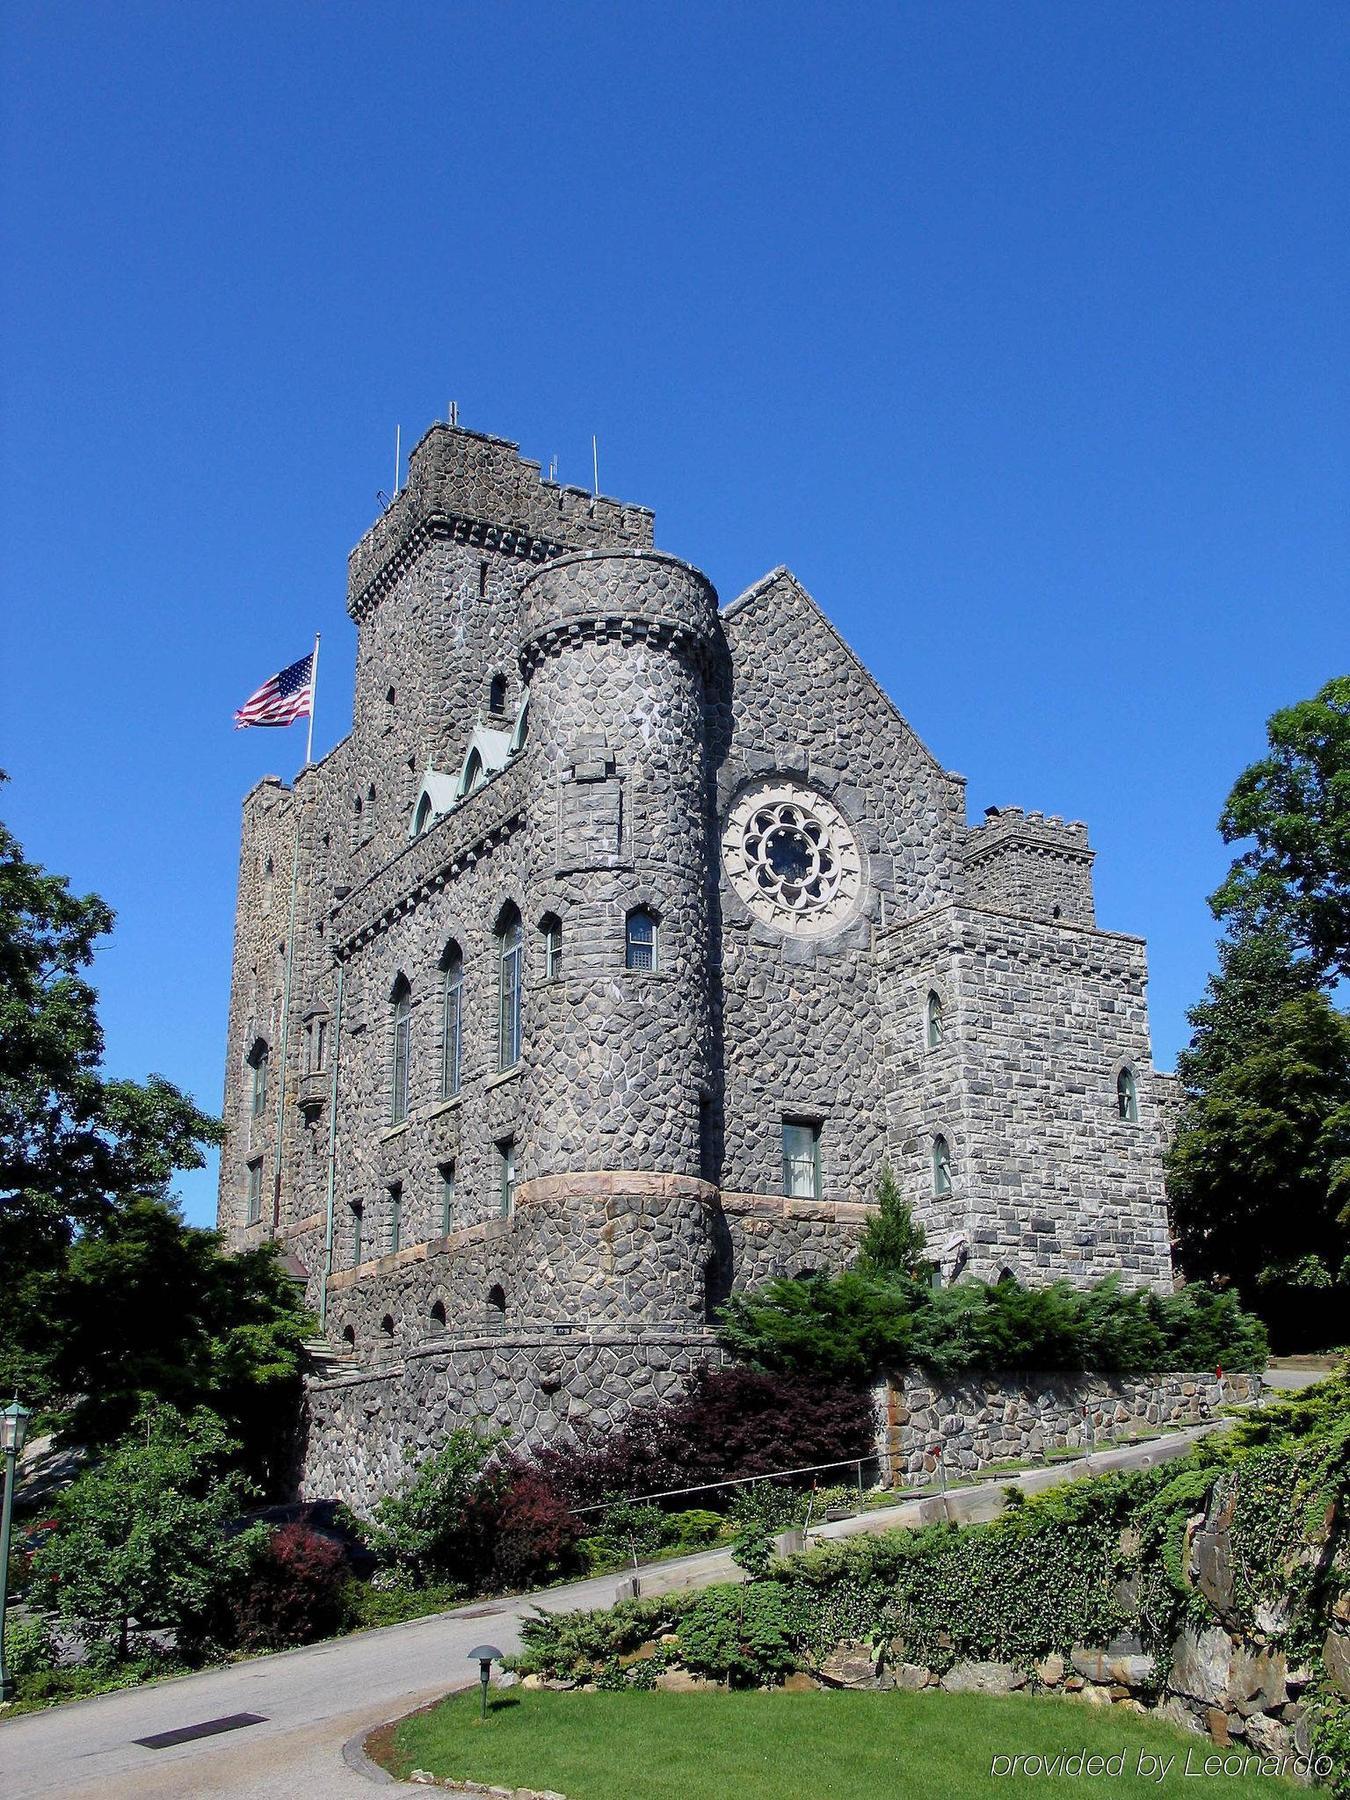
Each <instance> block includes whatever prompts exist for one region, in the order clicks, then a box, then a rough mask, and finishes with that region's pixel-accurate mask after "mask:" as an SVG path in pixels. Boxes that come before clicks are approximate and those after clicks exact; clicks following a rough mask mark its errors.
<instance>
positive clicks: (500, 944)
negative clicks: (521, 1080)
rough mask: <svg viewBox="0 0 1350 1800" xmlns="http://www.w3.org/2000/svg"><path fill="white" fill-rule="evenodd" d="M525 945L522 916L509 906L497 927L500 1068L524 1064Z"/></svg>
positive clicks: (511, 1067) (498, 1055) (498, 1053)
mask: <svg viewBox="0 0 1350 1800" xmlns="http://www.w3.org/2000/svg"><path fill="white" fill-rule="evenodd" d="M522 946H523V936H522V932H521V924H520V914H519V913H518V912H517V911H516V909H515V907H514V906H509V907H507V909H506V911H505V912H504V913H503V914H502V916H501V919H500V920H499V922H498V925H497V1068H498V1070H499V1071H505V1070H506V1069H514V1068H515V1066H516V1064H517V1063H518V1062H519V1061H520V998H521V993H520V989H521V984H520V963H521V954H522Z"/></svg>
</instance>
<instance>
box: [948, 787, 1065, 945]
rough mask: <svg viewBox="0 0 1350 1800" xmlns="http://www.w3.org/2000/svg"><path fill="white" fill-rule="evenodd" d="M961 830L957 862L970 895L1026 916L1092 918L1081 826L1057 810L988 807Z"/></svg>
mask: <svg viewBox="0 0 1350 1800" xmlns="http://www.w3.org/2000/svg"><path fill="white" fill-rule="evenodd" d="M984 820H985V822H984V824H983V825H976V826H974V827H972V828H971V830H969V831H968V832H967V833H966V841H965V847H964V849H963V851H962V860H963V862H964V863H965V867H966V875H967V880H968V884H969V889H970V894H971V898H972V899H974V900H975V901H976V902H982V903H984V904H987V905H990V906H995V907H998V908H1000V909H1006V910H1007V911H1009V912H1015V913H1022V914H1024V915H1027V916H1030V917H1032V918H1048V919H1065V920H1067V921H1068V922H1069V923H1071V924H1075V925H1092V924H1093V923H1094V922H1095V917H1094V912H1093V904H1092V864H1093V862H1094V861H1095V852H1094V851H1093V850H1092V849H1091V848H1090V847H1089V845H1088V835H1087V826H1086V825H1085V824H1084V823H1083V821H1082V820H1081V819H1070V820H1069V821H1068V823H1067V824H1066V823H1065V822H1064V820H1063V819H1061V818H1060V817H1058V815H1057V814H1051V816H1050V817H1049V818H1046V816H1045V814H1044V813H1038V812H1032V813H1029V812H1023V810H1022V808H1021V807H1020V806H991V807H989V808H987V809H986V811H985V815H984Z"/></svg>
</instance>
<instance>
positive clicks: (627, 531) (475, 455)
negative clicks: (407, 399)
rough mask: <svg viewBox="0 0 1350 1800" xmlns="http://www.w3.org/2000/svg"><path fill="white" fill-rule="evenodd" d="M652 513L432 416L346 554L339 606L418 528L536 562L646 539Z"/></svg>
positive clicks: (399, 557) (368, 598)
mask: <svg viewBox="0 0 1350 1800" xmlns="http://www.w3.org/2000/svg"><path fill="white" fill-rule="evenodd" d="M653 522H654V515H653V513H651V512H650V511H649V510H648V508H647V507H645V506H630V505H628V504H626V503H625V502H624V501H622V500H614V499H610V498H609V497H608V496H606V495H604V494H599V495H597V494H591V493H589V492H588V491H587V490H586V489H585V488H579V487H562V486H560V485H559V484H558V483H557V482H556V481H545V480H544V479H543V478H542V477H541V475H540V471H539V464H538V463H537V462H531V461H529V460H528V458H525V457H522V456H521V454H520V446H519V445H518V444H513V443H511V442H510V440H509V439H507V438H498V437H489V436H488V435H487V434H486V433H484V432H479V431H466V430H464V428H463V427H462V426H459V425H442V424H436V425H433V426H432V427H431V428H430V430H428V431H427V432H426V434H425V435H424V436H423V438H422V439H421V441H420V442H419V443H418V444H417V445H415V446H414V448H413V450H412V452H411V453H410V455H409V457H408V479H407V481H406V483H405V484H404V486H403V487H402V489H401V490H400V491H399V493H398V495H397V497H396V498H395V499H394V500H393V501H392V502H391V504H390V505H389V506H388V507H387V508H386V509H385V511H384V512H383V513H382V514H381V515H380V517H379V518H378V519H377V520H376V521H375V523H374V524H373V525H372V526H371V528H370V530H369V531H368V532H367V533H366V534H365V536H364V537H363V538H362V539H361V541H360V542H359V543H358V544H357V545H356V547H355V549H354V550H353V551H352V553H351V555H350V556H349V557H348V559H347V610H348V612H349V613H350V614H351V615H352V617H353V618H354V619H359V618H360V617H361V616H362V614H363V613H364V612H365V611H366V609H367V607H368V606H369V605H370V604H371V603H372V601H373V600H374V599H376V598H378V596H379V594H380V592H382V590H383V583H382V580H381V578H382V577H383V576H384V575H385V573H386V571H395V572H396V570H397V568H398V566H399V565H400V564H401V563H402V561H403V560H404V558H405V556H406V555H407V554H408V552H409V551H411V550H414V549H415V548H417V547H418V545H419V543H420V541H421V540H423V539H424V538H425V537H426V536H427V535H448V536H457V537H463V538H464V540H465V541H466V542H468V543H475V544H482V545H483V546H484V547H485V548H488V549H491V550H496V551H500V552H502V553H503V554H506V555H508V556H517V557H519V558H520V559H521V560H522V561H526V562H545V561H547V560H548V559H549V558H550V557H552V556H557V555H559V554H560V553H561V552H562V551H565V550H572V549H581V548H585V547H587V546H591V545H595V546H599V545H618V546H626V547H629V548H633V549H648V548H650V546H651V543H652V527H653Z"/></svg>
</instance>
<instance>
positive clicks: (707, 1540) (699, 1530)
mask: <svg viewBox="0 0 1350 1800" xmlns="http://www.w3.org/2000/svg"><path fill="white" fill-rule="evenodd" d="M722 1522H723V1521H722V1515H721V1513H715V1512H709V1510H708V1508H707V1507H706V1506H693V1507H689V1508H688V1509H687V1510H686V1511H685V1512H677V1513H671V1514H670V1524H671V1527H672V1529H673V1530H674V1533H675V1537H674V1541H675V1543H677V1544H678V1545H679V1546H680V1548H681V1549H682V1550H697V1549H698V1548H699V1547H700V1545H703V1544H714V1543H716V1542H717V1538H718V1535H719V1534H720V1532H721V1530H722Z"/></svg>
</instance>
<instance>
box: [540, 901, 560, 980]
mask: <svg viewBox="0 0 1350 1800" xmlns="http://www.w3.org/2000/svg"><path fill="white" fill-rule="evenodd" d="M539 935H540V939H541V941H542V945H543V953H544V980H545V981H557V979H558V978H559V976H560V975H561V974H562V954H563V930H562V920H561V919H560V918H558V917H557V916H556V914H554V913H549V914H548V915H547V916H546V917H545V919H544V921H543V923H542V924H541V925H540V927H539Z"/></svg>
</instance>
